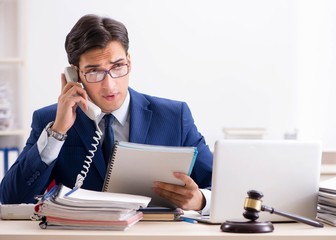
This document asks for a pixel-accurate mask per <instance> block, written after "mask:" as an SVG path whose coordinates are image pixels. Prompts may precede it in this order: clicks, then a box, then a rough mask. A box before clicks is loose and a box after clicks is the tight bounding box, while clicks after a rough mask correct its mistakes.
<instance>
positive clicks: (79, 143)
mask: <svg viewBox="0 0 336 240" xmlns="http://www.w3.org/2000/svg"><path fill="white" fill-rule="evenodd" d="M128 46H129V40H128V33H127V29H126V28H125V26H124V25H123V24H122V23H120V22H118V21H115V20H113V19H110V18H102V17H99V16H96V15H85V16H83V17H82V18H80V19H79V21H78V22H77V23H76V24H75V25H74V27H73V28H72V29H71V31H70V32H69V34H68V35H67V37H66V41H65V49H66V52H67V55H68V61H69V63H70V65H71V66H72V68H73V69H74V70H75V71H76V74H77V75H78V79H79V81H78V82H68V83H67V82H66V80H65V76H64V74H62V77H61V80H62V91H61V94H60V96H59V98H58V103H57V104H54V105H51V106H47V107H44V108H42V109H39V110H37V111H35V112H34V114H33V121H32V124H31V127H32V129H31V133H30V136H29V138H28V140H27V143H26V146H25V147H24V149H23V151H22V153H21V154H20V156H19V157H18V159H17V161H16V162H15V164H14V165H13V166H12V167H11V169H10V170H9V172H8V173H7V174H6V176H5V177H4V179H3V181H2V183H1V186H0V187H1V188H0V201H1V202H2V203H30V202H34V201H35V200H34V196H35V195H38V194H42V193H43V192H44V191H45V190H46V188H47V187H48V185H49V184H50V182H51V181H53V180H54V181H55V182H56V183H62V184H64V185H66V186H68V187H70V188H72V187H73V186H74V185H75V182H76V176H77V174H78V173H80V171H81V170H82V168H83V163H84V160H85V156H86V155H88V154H89V150H90V149H92V146H91V144H92V142H93V136H95V130H96V126H95V123H94V121H93V120H91V119H90V118H88V117H87V115H85V114H84V112H83V111H82V109H81V108H79V107H78V106H81V107H82V108H83V109H87V108H88V105H87V100H88V99H90V101H92V102H93V103H94V104H95V105H97V106H98V107H99V108H100V109H101V111H102V114H101V115H100V116H98V118H97V122H100V123H99V126H100V128H101V129H104V122H103V121H100V120H101V119H102V118H103V116H104V115H105V114H110V113H112V114H113V116H114V118H115V120H114V122H113V124H112V126H113V130H114V139H115V140H120V141H129V142H136V143H143V144H154V145H165V146H195V147H197V149H198V156H197V159H196V162H195V165H194V169H193V171H192V173H191V176H190V177H189V176H187V175H185V174H181V173H174V175H175V177H176V178H178V179H180V180H182V181H183V182H184V183H185V185H184V186H178V185H173V184H168V183H163V182H155V183H153V191H155V192H156V193H157V194H159V195H160V196H162V197H164V198H166V199H168V200H169V201H171V202H172V203H174V204H175V205H177V206H178V207H181V208H182V209H185V210H198V211H203V213H206V212H207V210H208V209H209V199H210V190H209V189H210V188H211V173H212V153H211V151H210V150H209V147H208V146H207V145H206V143H205V140H204V138H203V136H202V135H201V134H200V133H199V132H198V130H197V128H196V126H195V124H194V120H193V118H192V115H191V112H190V110H189V108H188V106H187V104H186V103H184V102H179V101H173V100H168V99H163V98H158V97H153V96H149V95H146V94H142V93H139V92H136V91H135V90H133V89H131V88H130V87H129V86H128V84H129V73H130V72H131V70H132V62H131V57H130V53H129V52H128ZM104 136H105V135H104ZM104 136H103V139H102V140H104ZM100 146H101V145H100V144H99V146H98V149H97V151H96V152H95V154H94V157H93V159H92V160H93V161H92V164H91V167H90V170H89V173H88V175H87V177H86V179H85V181H84V184H83V186H82V188H85V189H91V190H98V191H100V190H101V189H102V185H103V182H104V178H105V174H106V168H107V163H106V162H105V161H104V157H103V151H102V147H100Z"/></svg>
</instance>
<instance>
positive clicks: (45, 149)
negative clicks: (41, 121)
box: [37, 129, 64, 165]
mask: <svg viewBox="0 0 336 240" xmlns="http://www.w3.org/2000/svg"><path fill="white" fill-rule="evenodd" d="M63 144H64V141H58V140H56V139H55V138H53V137H51V136H50V137H48V134H47V131H46V130H45V129H44V130H43V131H42V133H41V135H40V137H39V139H38V140H37V149H38V151H39V153H40V156H41V159H42V161H43V162H45V163H46V164H47V165H50V164H51V163H52V162H53V161H54V160H55V159H56V158H57V156H58V154H59V152H60V151H61V148H62V146H63Z"/></svg>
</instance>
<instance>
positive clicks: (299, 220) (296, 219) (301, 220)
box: [261, 205, 323, 227]
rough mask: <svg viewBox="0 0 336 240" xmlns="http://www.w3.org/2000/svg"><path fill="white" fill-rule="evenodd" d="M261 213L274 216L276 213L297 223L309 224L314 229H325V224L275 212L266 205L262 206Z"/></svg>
mask: <svg viewBox="0 0 336 240" xmlns="http://www.w3.org/2000/svg"><path fill="white" fill-rule="evenodd" d="M261 211H265V212H269V213H272V214H273V213H275V214H277V215H280V216H283V217H287V218H290V219H293V220H295V221H297V222H302V223H305V224H308V225H310V226H313V227H323V224H322V223H320V222H318V221H315V220H312V219H308V218H304V217H300V216H296V215H293V214H289V213H284V212H279V211H277V210H275V209H274V208H271V207H267V206H264V205H262V206H261Z"/></svg>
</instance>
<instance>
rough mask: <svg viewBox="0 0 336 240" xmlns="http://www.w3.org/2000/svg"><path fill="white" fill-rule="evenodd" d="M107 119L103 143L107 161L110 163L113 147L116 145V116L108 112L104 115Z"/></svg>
mask: <svg viewBox="0 0 336 240" xmlns="http://www.w3.org/2000/svg"><path fill="white" fill-rule="evenodd" d="M104 119H105V132H104V134H105V137H104V141H103V145H102V149H103V154H104V159H105V163H106V164H108V162H109V161H110V158H111V154H112V149H113V145H114V134H113V128H112V123H113V120H114V116H113V115H112V114H106V115H105V116H104Z"/></svg>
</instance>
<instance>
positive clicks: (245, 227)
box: [221, 220, 274, 233]
mask: <svg viewBox="0 0 336 240" xmlns="http://www.w3.org/2000/svg"><path fill="white" fill-rule="evenodd" d="M221 230H222V231H223V232H231V233H268V232H273V230H274V227H273V224H272V223H271V222H259V221H247V222H243V221H235V220H228V221H225V222H224V223H222V224H221Z"/></svg>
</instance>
